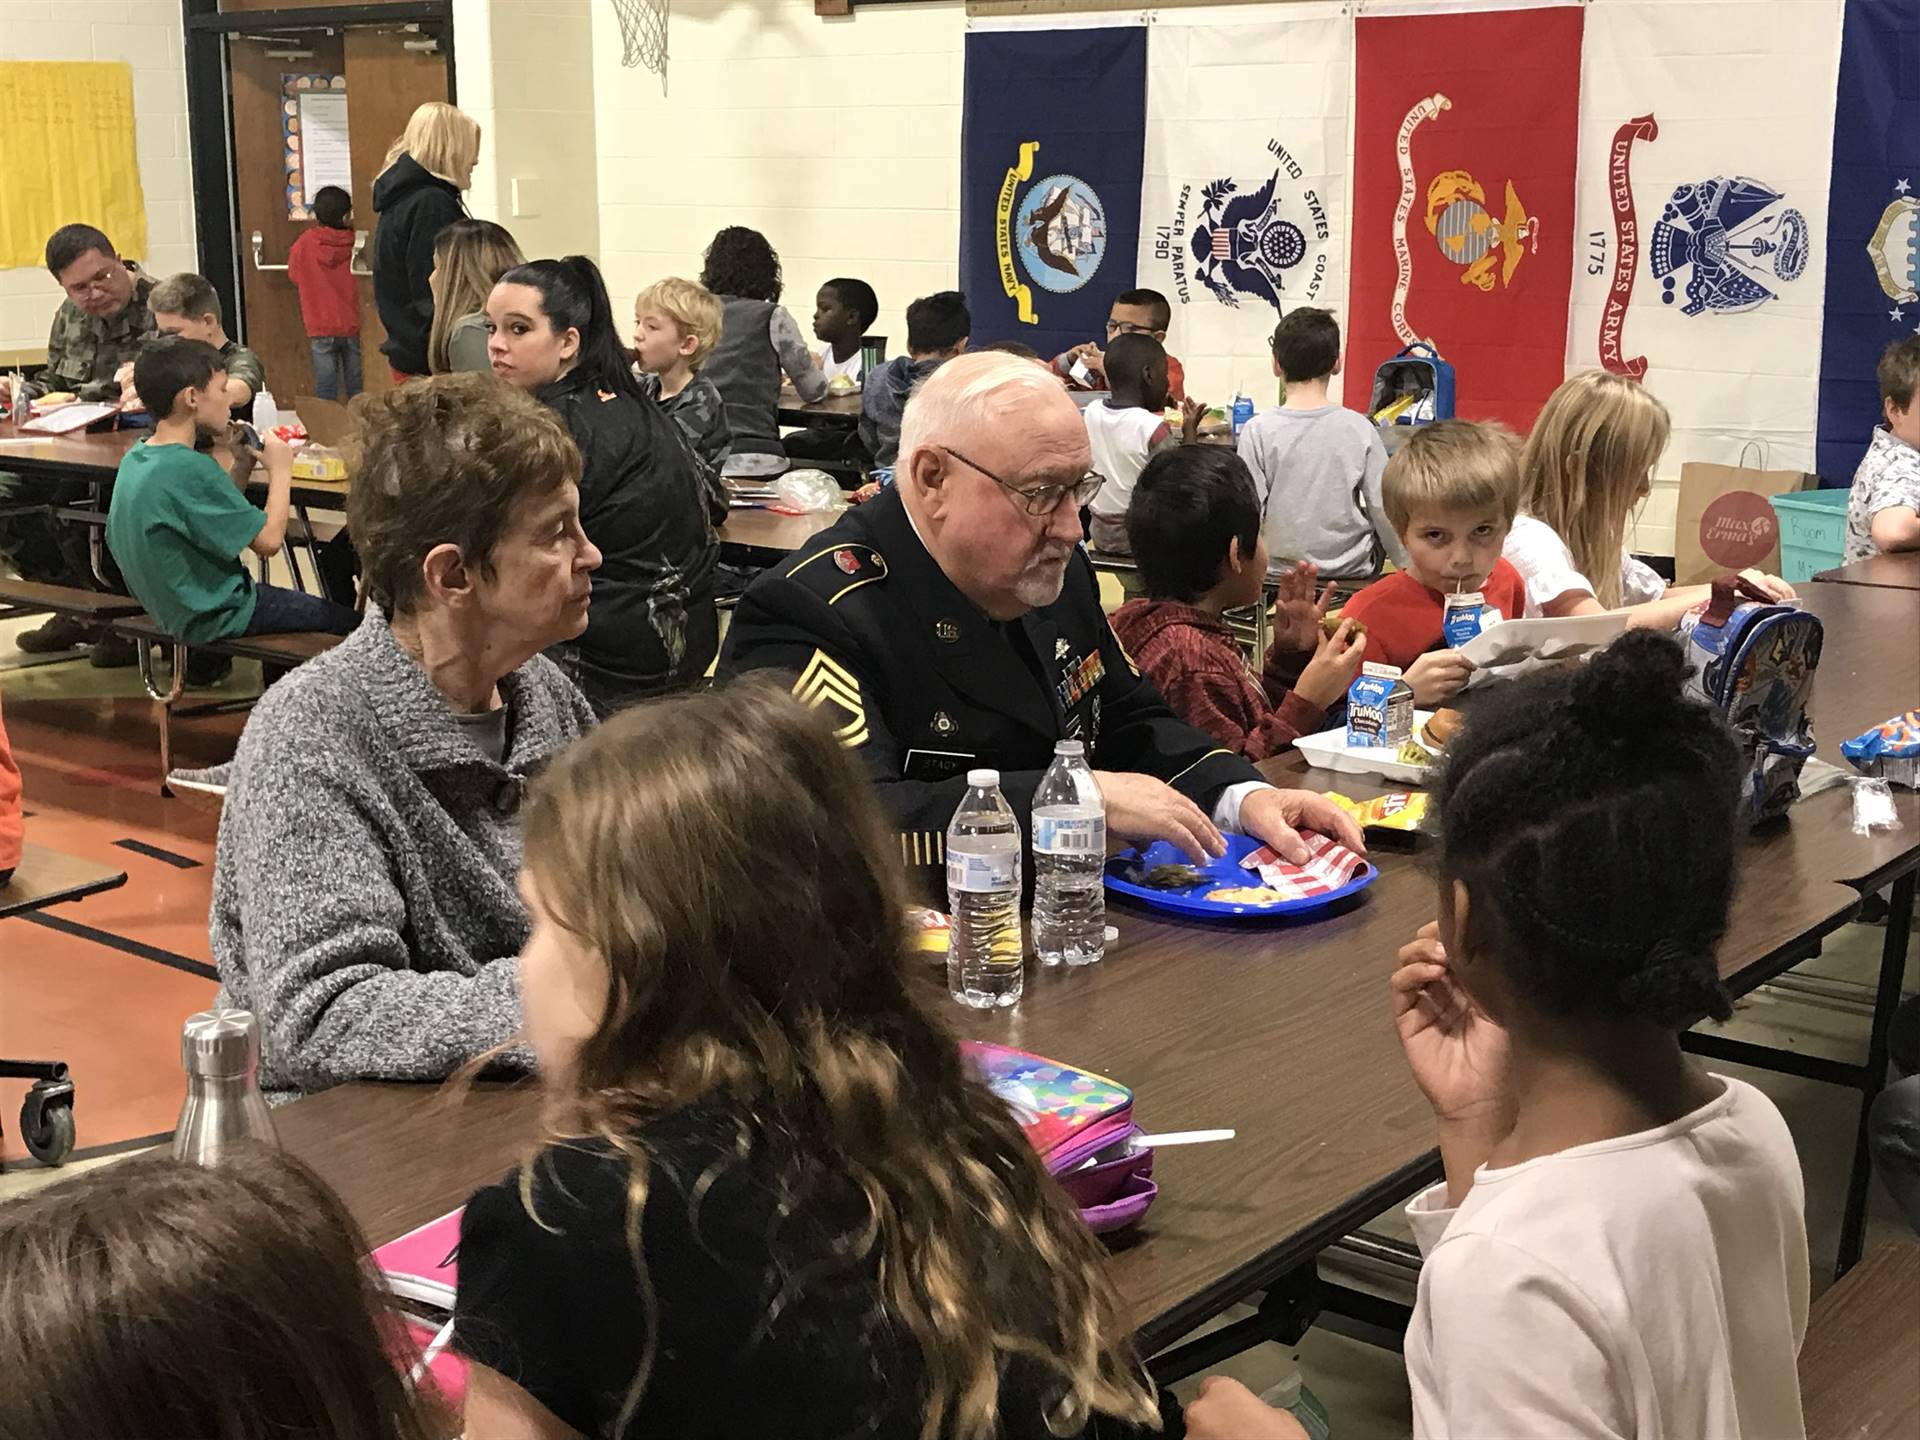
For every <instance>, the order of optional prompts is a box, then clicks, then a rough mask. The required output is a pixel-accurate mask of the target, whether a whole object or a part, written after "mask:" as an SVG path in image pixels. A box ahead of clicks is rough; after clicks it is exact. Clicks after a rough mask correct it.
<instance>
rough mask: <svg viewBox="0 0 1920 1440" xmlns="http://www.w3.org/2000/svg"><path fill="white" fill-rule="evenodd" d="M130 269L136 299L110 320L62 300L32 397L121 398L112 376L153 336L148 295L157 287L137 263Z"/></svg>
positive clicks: (30, 390) (30, 388)
mask: <svg viewBox="0 0 1920 1440" xmlns="http://www.w3.org/2000/svg"><path fill="white" fill-rule="evenodd" d="M127 268H128V269H129V270H131V271H133V298H132V299H131V300H129V301H128V302H127V308H126V309H124V310H122V311H121V312H120V313H119V314H118V315H115V316H113V317H112V318H111V319H108V320H99V319H95V318H94V317H93V316H91V315H89V314H87V312H86V311H84V310H82V309H81V308H80V307H79V306H78V305H75V304H74V303H73V301H71V300H62V301H61V302H60V309H59V310H58V311H56V312H55V314H54V317H53V329H52V330H51V331H50V332H49V333H48V335H47V368H46V370H45V371H44V372H43V373H42V374H41V376H40V378H39V379H38V380H37V381H33V382H30V383H29V384H28V386H27V393H28V394H29V395H45V394H47V393H48V392H49V391H53V390H71V391H73V392H74V393H75V394H77V395H79V396H80V398H81V399H82V400H116V399H118V398H119V396H120V386H119V384H118V383H117V382H116V381H115V380H114V378H113V377H114V376H115V375H116V374H118V373H119V370H120V367H121V366H122V365H124V364H126V363H127V362H128V361H129V360H131V359H133V358H134V356H136V355H138V354H139V353H140V346H141V343H142V342H143V341H144V340H146V338H147V337H148V336H149V335H151V334H153V329H154V327H153V312H152V311H151V310H149V309H148V308H147V297H148V296H149V295H150V294H152V293H153V287H154V286H155V285H156V284H157V283H158V282H157V281H156V280H155V279H154V278H153V277H152V276H151V275H148V274H147V273H146V272H145V271H143V270H141V269H140V267H139V266H138V265H135V264H134V263H133V262H132V261H128V262H127Z"/></svg>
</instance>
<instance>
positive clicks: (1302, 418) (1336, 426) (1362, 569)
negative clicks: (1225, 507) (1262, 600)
mask: <svg viewBox="0 0 1920 1440" xmlns="http://www.w3.org/2000/svg"><path fill="white" fill-rule="evenodd" d="M1240 458H1241V459H1242V460H1244V461H1246V462H1247V468H1248V469H1249V470H1251V471H1253V488H1254V490H1255V492H1256V493H1257V494H1258V496H1259V498H1260V513H1261V514H1262V515H1263V516H1265V517H1266V522H1265V523H1266V535H1267V552H1268V554H1269V555H1270V556H1271V557H1272V560H1273V563H1274V564H1276V565H1278V564H1280V563H1282V562H1283V561H1292V560H1311V561H1312V562H1313V563H1314V564H1315V565H1318V566H1319V567H1320V575H1321V577H1322V578H1323V579H1328V580H1357V579H1371V578H1372V577H1373V576H1375V575H1378V574H1379V573H1380V567H1381V563H1382V562H1383V561H1384V560H1389V559H1390V560H1392V561H1393V562H1394V563H1395V564H1397V565H1405V564H1406V563H1407V552H1406V551H1405V549H1403V548H1402V546H1401V544H1400V537H1399V536H1397V535H1395V534H1394V533H1393V527H1392V526H1391V525H1389V524H1388V523H1387V512H1386V507H1385V506H1384V505H1383V504H1382V503H1381V501H1380V474H1381V472H1382V471H1383V470H1385V469H1386V468H1387V447H1386V446H1385V445H1384V444H1383V443H1382V442H1381V439H1380V432H1379V431H1378V430H1377V429H1375V428H1374V425H1373V422H1372V421H1370V420H1368V419H1367V418H1366V416H1364V415H1361V414H1359V413H1357V412H1356V411H1352V410H1349V409H1347V408H1346V407H1345V406H1344V405H1322V406H1319V407H1318V408H1316V409H1313V410H1288V409H1285V408H1280V409H1274V410H1264V411H1262V412H1261V413H1260V414H1258V415H1256V416H1254V417H1253V419H1251V420H1249V421H1248V422H1247V424H1246V426H1245V427H1244V428H1243V429H1242V430H1241V431H1240Z"/></svg>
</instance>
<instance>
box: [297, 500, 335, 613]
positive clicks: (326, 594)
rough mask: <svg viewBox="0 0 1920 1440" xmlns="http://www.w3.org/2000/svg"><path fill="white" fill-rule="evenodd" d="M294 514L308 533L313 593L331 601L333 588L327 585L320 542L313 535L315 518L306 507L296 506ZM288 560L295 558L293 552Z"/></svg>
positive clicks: (308, 553) (302, 587) (308, 554)
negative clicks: (321, 559)
mask: <svg viewBox="0 0 1920 1440" xmlns="http://www.w3.org/2000/svg"><path fill="white" fill-rule="evenodd" d="M293 513H294V514H295V515H297V516H299V517H300V528H301V529H302V530H303V531H305V532H306V537H307V558H308V559H309V560H311V561H313V593H314V594H316V595H318V596H320V597H321V598H322V599H325V600H331V599H333V598H334V594H333V587H332V586H330V585H328V584H327V570H326V567H325V566H324V565H322V564H321V563H320V542H319V540H318V539H316V538H315V536H314V533H313V516H311V515H310V514H308V513H307V507H306V506H305V505H296V506H294V507H293ZM287 558H288V559H289V560H291V559H292V558H293V555H292V552H291V551H289V552H288V555H287ZM300 588H301V589H302V590H304V589H306V586H304V585H302V586H301V587H300Z"/></svg>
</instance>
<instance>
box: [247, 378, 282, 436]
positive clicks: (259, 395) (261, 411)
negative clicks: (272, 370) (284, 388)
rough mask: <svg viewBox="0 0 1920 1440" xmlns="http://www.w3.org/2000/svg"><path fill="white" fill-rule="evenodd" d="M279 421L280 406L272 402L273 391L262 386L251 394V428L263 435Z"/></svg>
mask: <svg viewBox="0 0 1920 1440" xmlns="http://www.w3.org/2000/svg"><path fill="white" fill-rule="evenodd" d="M279 423H280V407H279V406H278V405H275V404H274V403H273V392H272V391H271V390H269V389H267V388H266V387H264V386H262V387H261V388H260V389H259V390H256V391H255V392H254V396H253V428H254V429H256V430H258V431H259V432H260V433H261V435H262V436H264V435H265V434H266V433H267V432H268V431H269V430H271V429H273V427H274V426H276V425H278V424H279Z"/></svg>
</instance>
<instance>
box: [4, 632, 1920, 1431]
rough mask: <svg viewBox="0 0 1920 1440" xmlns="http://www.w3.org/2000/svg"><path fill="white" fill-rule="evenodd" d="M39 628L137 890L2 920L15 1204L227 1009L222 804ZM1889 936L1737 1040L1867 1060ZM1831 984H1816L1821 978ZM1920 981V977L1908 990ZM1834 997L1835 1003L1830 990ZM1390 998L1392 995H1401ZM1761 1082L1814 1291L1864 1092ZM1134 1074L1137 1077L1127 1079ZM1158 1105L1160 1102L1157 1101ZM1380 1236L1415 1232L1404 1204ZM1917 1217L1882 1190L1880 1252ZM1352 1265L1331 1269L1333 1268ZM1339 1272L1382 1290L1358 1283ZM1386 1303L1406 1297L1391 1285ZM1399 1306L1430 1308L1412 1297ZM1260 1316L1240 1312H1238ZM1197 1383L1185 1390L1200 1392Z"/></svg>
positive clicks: (32, 816) (15, 725)
mask: <svg viewBox="0 0 1920 1440" xmlns="http://www.w3.org/2000/svg"><path fill="white" fill-rule="evenodd" d="M35 623H37V622H35V621H31V620H29V621H24V622H0V695H4V697H5V704H6V722H7V728H8V731H9V732H10V734H11V736H12V740H13V746H14V751H15V754H16V756H17V757H18V759H19V761H20V765H21V769H22V771H23V772H24V777H25V782H26V806H27V810H28V812H29V819H28V821H27V830H28V834H29V835H30V836H31V837H32V838H33V839H34V840H35V841H37V842H38V843H40V844H42V845H45V846H48V847H50V848H53V849H57V850H63V851H67V852H69V853H73V854H78V855H83V856H85V857H87V858H88V859H92V860H97V861H101V862H103V863H111V864H112V865H114V866H115V867H116V868H119V869H124V870H126V871H127V875H128V880H127V884H126V886H125V887H124V888H122V889H119V890H115V891H110V892H108V893H107V894H104V895H98V896H95V897H93V898H91V899H88V900H85V901H82V902H81V903H79V904H77V905H70V906H62V907H60V908H58V909H56V910H54V911H52V912H50V913H48V914H46V915H44V916H41V917H38V918H37V919H25V918H16V919H12V920H0V1055H6V1056H19V1057H33V1058H59V1059H63V1060H66V1061H67V1062H68V1063H69V1064H70V1065H72V1067H73V1070H74V1074H75V1078H76V1080H77V1081H78V1084H79V1091H78V1103H77V1107H76V1112H75V1113H76V1118H77V1119H78V1121H79V1146H80V1150H79V1152H78V1155H79V1158H76V1159H75V1160H74V1161H71V1162H69V1164H68V1165H67V1166H65V1167H63V1168H62V1169H59V1170H45V1169H41V1168H40V1167H38V1166H36V1165H34V1164H33V1162H31V1161H30V1160H26V1159H24V1158H22V1152H21V1151H20V1149H19V1138H18V1134H17V1130H18V1126H17V1124H16V1121H15V1116H16V1114H17V1112H18V1107H19V1100H20V1095H21V1093H22V1092H23V1090H24V1082H6V1083H5V1084H4V1086H0V1119H4V1121H5V1128H6V1138H5V1142H4V1148H3V1149H0V1201H4V1200H5V1199H7V1198H10V1197H13V1196H17V1195H20V1194H24V1193H26V1192H27V1191H29V1190H33V1189H37V1188H39V1187H41V1186H43V1185H47V1184H50V1183H57V1182H58V1180H59V1179H60V1178H61V1177H63V1176H66V1175H71V1174H74V1173H76V1172H77V1171H79V1170H81V1169H83V1168H88V1167H91V1166H94V1165H104V1164H111V1163H112V1162H113V1161H114V1160H115V1159H117V1158H119V1157H120V1156H123V1155H126V1154H130V1153H134V1152H136V1151H138V1150H140V1149H144V1148H146V1147H147V1146H150V1145H152V1144H155V1143H157V1142H160V1141H164V1139H165V1138H166V1132H167V1131H168V1130H169V1129H170V1128H171V1127H172V1124H173V1119H174V1116H175V1115H176V1113H177V1112H178V1110H179V1105H180V1098H181V1093H182V1080H181V1077H180V1065H179V1033H180V1022H181V1020H182V1019H183V1018H184V1017H185V1016H186V1015H188V1014H190V1013H191V1012H192V1011H194V1010H197V1009H201V1008H203V1007H204V1006H206V1005H207V1004H209V1003H210V1002H211V1001H212V998H213V993H214V983H213V979H212V974H213V971H212V963H211V962H212V955H211V953H210V952H209V949H208V944H207V930H206V914H207V904H208V896H209V893H210V889H211V885H212V873H213V871H212V867H213V843H214V836H215V833H216V830H217V828H218V824H219V812H218V806H217V802H215V801H212V800H210V799H205V798H202V797H197V796H193V795H187V794H182V795H181V796H179V797H177V798H175V799H173V800H162V799H161V798H160V797H159V795H158V794H157V793H156V791H155V787H154V778H155V768H156V765H157V763H158V761H157V755H158V752H157V749H156V745H155V738H156V732H155V729H154V721H153V716H152V707H151V705H150V703H149V702H148V701H147V699H146V698H145V696H144V694H143V693H142V691H141V688H140V680H139V676H138V674H137V672H136V671H134V670H132V669H126V670H105V671H103V670H94V669H91V668H90V667H89V666H88V665H87V663H86V662H85V660H84V659H82V660H73V661H65V662H61V663H56V664H46V665H23V664H22V663H21V662H22V661H24V660H25V659H26V657H22V656H20V655H19V653H18V652H17V651H16V650H15V649H14V646H13V636H14V634H16V633H17V632H18V631H19V630H21V629H24V628H28V627H30V626H32V625H33V624H35ZM258 685H259V671H258V667H256V666H254V665H252V664H250V663H247V662H241V663H239V664H237V665H236V666H235V668H234V674H233V676H232V678H231V679H230V680H229V681H228V682H227V683H226V684H225V685H224V686H222V687H221V690H220V692H218V693H220V694H223V695H224V694H233V695H244V694H248V693H252V691H253V690H257V688H258ZM244 718H245V717H244V716H242V715H225V716H208V717H204V718H193V719H186V720H181V721H178V722H177V723H176V724H175V726H174V749H175V754H174V763H175V764H176V765H181V766H202V765H210V764H215V763H217V762H219V761H221V760H224V759H227V758H229V757H230V756H231V754H232V750H233V745H234V741H235V739H236V738H237V736H238V735H239V731H240V727H241V725H242V723H243V722H244ZM1881 939H1882V931H1881V930H1879V929H1876V928H1873V927H1871V926H1865V925H1850V926H1848V927H1846V928H1845V929H1843V930H1841V931H1840V932H1839V933H1838V934H1836V935H1835V936H1834V937H1833V938H1832V939H1831V940H1829V941H1828V942H1827V945H1826V947H1825V951H1824V953H1823V954H1822V955H1821V956H1820V957H1819V958H1818V959H1816V960H1813V961H1810V962H1808V963H1807V964H1805V965H1802V966H1800V967H1799V968H1798V969H1797V970H1795V971H1794V972H1792V976H1791V977H1790V983H1791V985H1792V986H1793V988H1792V989H1787V988H1785V987H1781V986H1763V987H1762V988H1761V989H1760V990H1758V991H1756V992H1755V993H1754V994H1752V995H1750V996H1748V997H1747V998H1746V999H1744V1000H1742V1001H1741V1002H1740V1004H1739V1007H1738V1012H1737V1014H1736V1016H1735V1018H1734V1020H1733V1022H1732V1024H1731V1025H1730V1026H1729V1027H1728V1033H1730V1034H1734V1035H1738V1036H1740V1037H1742V1038H1745V1039H1750V1040H1755V1041H1758V1042H1761V1043H1765V1044H1771V1045H1784V1046H1788V1047H1791V1048H1794V1049H1798V1050H1803V1051H1805V1052H1807V1053H1809V1054H1817V1055H1831V1056H1834V1057H1836V1058H1846V1059H1852V1058H1857V1057H1858V1055H1859V1054H1860V1053H1861V1051H1862V1050H1863V1049H1864V1047H1865V1044H1866V1031H1867V1014H1866V1009H1865V1006H1866V1004H1867V1003H1868V1002H1869V1001H1870V998H1871V990H1870V989H1869V988H1866V987H1869V986H1870V985H1871V982H1872V980H1873V977H1874V975H1875V973H1876V971H1877V968H1878V963H1879V955H1880V945H1881ZM1807 981H1811V982H1812V988H1811V989H1810V988H1809V987H1807V986H1805V985H1804V984H1803V983H1802V982H1807ZM1917 986H1920V975H1916V973H1915V972H1914V971H1913V970H1911V969H1910V971H1909V975H1908V985H1907V988H1908V989H1909V990H1912V989H1914V988H1916V987H1917ZM1813 990H1817V991H1819V992H1820V993H1813ZM1382 1003H1383V1004H1384V999H1383V1002H1382ZM1726 1068H1728V1069H1729V1070H1730V1071H1731V1072H1732V1073H1735V1074H1740V1075H1742V1076H1743V1077H1744V1078H1747V1079H1750V1080H1752V1081H1753V1082H1754V1083H1755V1084H1757V1085H1759V1086H1760V1087H1761V1088H1762V1089H1763V1090H1765V1091H1766V1092H1767V1093H1768V1094H1769V1095H1771V1096H1772V1097H1773V1098H1774V1100H1775V1102H1776V1103H1777V1104H1778V1105H1779V1106H1780V1108H1781V1110H1782V1111H1783V1112H1784V1113H1785V1114H1786V1117H1787V1120H1788V1122H1789V1124H1790V1125H1791V1126H1792V1129H1793V1134H1794V1139H1795V1140H1796V1142H1797V1143H1798V1145H1799V1148H1800V1159H1801V1163H1802V1165H1803V1167H1804V1169H1805V1172H1806V1176H1807V1228H1808V1232H1809V1236H1810V1240H1811V1244H1812V1252H1813V1257H1814V1285H1815V1288H1816V1290H1818V1289H1821V1288H1824V1286H1825V1284H1826V1283H1827V1278H1828V1276H1829V1275H1830V1273H1831V1270H1832V1264H1833V1255H1834V1251H1835V1247H1836V1245H1837V1243H1838V1233H1839V1221H1840V1206H1841V1202H1842V1199H1843V1197H1844V1192H1845V1188H1846V1175H1847V1166H1848V1162H1849V1158H1850V1155H1851V1147H1852V1144H1853V1136H1854V1125H1855V1122H1856V1115H1857V1111H1856V1107H1855V1102H1854V1101H1853V1099H1852V1097H1851V1094H1850V1092H1846V1091H1842V1090H1838V1089H1835V1088H1833V1087H1831V1086H1826V1085H1821V1084H1817V1083H1815V1082H1813V1081H1809V1080H1800V1079H1796V1078H1794V1077H1791V1076H1783V1075H1773V1074H1763V1073H1759V1072H1751V1071H1745V1070H1741V1069H1740V1068H1739V1067H1726ZM1122 1078H1124V1077H1122ZM1143 1103H1144V1104H1146V1105H1147V1106H1148V1107H1149V1108H1150V1107H1151V1105H1152V1097H1151V1096H1145V1097H1143ZM1374 1228H1375V1229H1377V1230H1379V1231H1380V1232H1381V1233H1384V1234H1391V1235H1399V1236H1404V1235H1405V1234H1406V1229H1405V1226H1404V1225H1403V1224H1402V1223H1400V1217H1399V1215H1398V1213H1397V1211H1396V1212H1391V1213H1389V1214H1387V1215H1385V1216H1382V1217H1381V1218H1380V1219H1379V1220H1377V1221H1376V1222H1375V1225H1374ZM1904 1233H1905V1226H1904V1225H1903V1224H1902V1222H1901V1220H1900V1218H1899V1216H1898V1215H1897V1213H1896V1212H1895V1211H1894V1209H1893V1206H1892V1203H1891V1201H1890V1200H1889V1199H1888V1198H1887V1196H1886V1194H1885V1192H1884V1191H1882V1190H1881V1189H1880V1188H1879V1186H1877V1185H1876V1186H1875V1187H1874V1192H1873V1199H1872V1203H1871V1206H1870V1208H1869V1212H1868V1227H1867V1247H1868V1249H1872V1248H1873V1246H1874V1245H1876V1244H1879V1243H1881V1242H1883V1241H1886V1240H1890V1239H1894V1238H1897V1237H1898V1236H1900V1235H1902V1234H1904ZM1334 1269H1335V1267H1334V1266H1332V1265H1330V1266H1329V1273H1333V1271H1334ZM1340 1278H1342V1279H1346V1280H1349V1281H1351V1282H1354V1283H1367V1282H1368V1281H1371V1280H1373V1279H1374V1277H1370V1276H1362V1275H1360V1274H1358V1273H1357V1272H1355V1273H1352V1274H1347V1273H1342V1274H1341V1275H1340ZM1385 1293H1392V1291H1391V1287H1390V1286H1389V1287H1387V1289H1386V1292H1385ZM1400 1298H1402V1299H1406V1300H1411V1295H1410V1294H1409V1293H1407V1292H1406V1291H1405V1290H1404V1289H1403V1290H1402V1291H1401V1292H1400ZM1240 1313H1244V1312H1233V1313H1231V1314H1229V1315H1228V1316H1226V1317H1223V1319H1233V1318H1235V1317H1236V1316H1237V1315H1238V1314H1240ZM1287 1353H1288V1352H1286V1351H1283V1350H1282V1349H1280V1348H1279V1347H1277V1346H1261V1347H1259V1348H1257V1349H1255V1350H1252V1351H1249V1352H1247V1353H1246V1354H1244V1355H1242V1356H1240V1357H1238V1358H1237V1359H1236V1360H1235V1361H1232V1362H1229V1363H1228V1364H1226V1365H1224V1366H1222V1367H1220V1368H1222V1369H1224V1370H1226V1371H1228V1372H1230V1373H1234V1374H1238V1375H1240V1376H1241V1377H1242V1378H1243V1379H1245V1380H1247V1381H1248V1383H1249V1384H1251V1385H1253V1386H1254V1387H1255V1388H1256V1389H1262V1388H1265V1387H1266V1386H1268V1385H1271V1384H1273V1383H1275V1382H1276V1381H1277V1380H1278V1379H1279V1377H1280V1372H1281V1371H1282V1370H1283V1369H1284V1368H1285V1365H1286V1357H1287ZM1295 1353H1297V1354H1298V1355H1299V1357H1300V1365H1301V1368H1302V1370H1303V1371H1304V1372H1305V1375H1306V1378H1307V1383H1308V1385H1309V1386H1311V1387H1312V1388H1313V1389H1314V1391H1315V1392H1316V1393H1317V1394H1318V1395H1319V1396H1320V1398H1321V1399H1322V1400H1323V1401H1324V1402H1325V1403H1326V1405H1327V1408H1328V1409H1329V1411H1331V1413H1332V1415H1333V1418H1334V1423H1335V1426H1336V1427H1337V1430H1338V1433H1339V1434H1340V1436H1341V1437H1342V1440H1389V1437H1398V1436H1404V1435H1405V1434H1406V1433H1407V1429H1408V1408H1407V1387H1406V1379H1405V1375H1404V1373H1403V1371H1402V1369H1401V1364H1400V1358H1399V1356H1398V1355H1396V1354H1394V1353H1392V1352H1390V1351H1386V1350H1381V1349H1377V1348H1375V1347H1373V1346H1371V1345H1368V1344H1365V1343H1362V1342H1360V1341H1357V1340H1351V1339H1348V1338H1346V1337H1344V1336H1342V1335H1340V1334H1337V1333H1335V1332H1334V1331H1333V1330H1331V1329H1329V1328H1326V1327H1324V1326H1319V1327H1316V1328H1315V1329H1314V1330H1313V1331H1311V1332H1310V1333H1309V1334H1308V1336H1307V1338H1306V1340H1305V1341H1304V1342H1303V1344H1302V1345H1301V1346H1300V1347H1299V1349H1298V1351H1297V1352H1295ZM1191 1385H1192V1382H1189V1383H1188V1384H1185V1385H1183V1386H1181V1387H1180V1389H1181V1391H1182V1393H1190V1391H1191Z"/></svg>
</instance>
